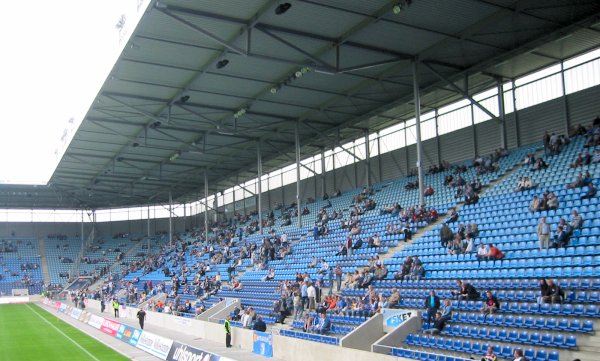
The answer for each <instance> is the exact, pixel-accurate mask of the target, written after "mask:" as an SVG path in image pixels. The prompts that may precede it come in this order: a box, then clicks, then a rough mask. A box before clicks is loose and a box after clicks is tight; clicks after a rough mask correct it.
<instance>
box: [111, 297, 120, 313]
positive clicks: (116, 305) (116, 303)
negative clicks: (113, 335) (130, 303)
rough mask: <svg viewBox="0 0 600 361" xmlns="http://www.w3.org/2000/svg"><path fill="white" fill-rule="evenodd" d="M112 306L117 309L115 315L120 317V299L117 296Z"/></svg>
mask: <svg viewBox="0 0 600 361" xmlns="http://www.w3.org/2000/svg"><path fill="white" fill-rule="evenodd" d="M112 307H113V309H114V310H115V317H116V318H119V301H117V299H116V298H115V299H114V300H113V302H112Z"/></svg>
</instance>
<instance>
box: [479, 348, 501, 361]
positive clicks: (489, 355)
mask: <svg viewBox="0 0 600 361" xmlns="http://www.w3.org/2000/svg"><path fill="white" fill-rule="evenodd" d="M481 361H498V356H496V354H495V352H494V346H488V348H487V352H486V353H485V355H484V356H483V358H482V359H481Z"/></svg>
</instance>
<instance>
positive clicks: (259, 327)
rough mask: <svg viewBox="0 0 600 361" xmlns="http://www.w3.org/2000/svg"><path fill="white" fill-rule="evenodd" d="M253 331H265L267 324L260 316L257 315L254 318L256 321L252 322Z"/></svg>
mask: <svg viewBox="0 0 600 361" xmlns="http://www.w3.org/2000/svg"><path fill="white" fill-rule="evenodd" d="M252 329H253V330H254V331H259V332H265V331H267V324H266V323H265V321H263V319H262V317H260V316H258V317H257V318H256V322H254V326H253V327H252Z"/></svg>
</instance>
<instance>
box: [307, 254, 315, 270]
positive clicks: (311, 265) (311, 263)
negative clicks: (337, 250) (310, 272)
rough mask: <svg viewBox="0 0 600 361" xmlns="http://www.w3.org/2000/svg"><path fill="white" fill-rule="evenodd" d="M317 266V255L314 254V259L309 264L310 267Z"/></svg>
mask: <svg viewBox="0 0 600 361" xmlns="http://www.w3.org/2000/svg"><path fill="white" fill-rule="evenodd" d="M315 267H317V257H315V256H313V258H312V260H311V261H310V263H309V264H308V268H315Z"/></svg>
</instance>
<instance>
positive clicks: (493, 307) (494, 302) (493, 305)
mask: <svg viewBox="0 0 600 361" xmlns="http://www.w3.org/2000/svg"><path fill="white" fill-rule="evenodd" d="M499 308H500V302H498V299H497V298H496V296H494V295H492V291H487V292H486V299H485V301H484V303H483V308H482V309H481V313H483V315H484V319H485V317H487V315H491V314H493V313H494V312H496V311H497V310H498V309H499Z"/></svg>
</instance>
